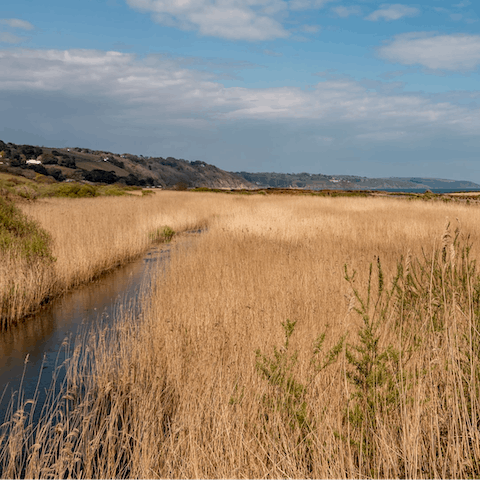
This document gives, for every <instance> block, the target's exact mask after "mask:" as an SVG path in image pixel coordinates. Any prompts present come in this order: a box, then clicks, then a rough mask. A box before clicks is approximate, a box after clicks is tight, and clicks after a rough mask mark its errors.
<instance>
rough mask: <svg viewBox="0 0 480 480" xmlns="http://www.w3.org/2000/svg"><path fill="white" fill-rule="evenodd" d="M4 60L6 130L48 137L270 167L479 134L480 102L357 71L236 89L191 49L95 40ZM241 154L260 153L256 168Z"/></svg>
mask: <svg viewBox="0 0 480 480" xmlns="http://www.w3.org/2000/svg"><path fill="white" fill-rule="evenodd" d="M0 63H1V64H2V69H0V109H1V110H2V111H3V112H5V113H6V116H5V117H4V118H3V122H2V123H3V127H2V126H1V125H2V123H0V132H3V133H2V135H3V136H5V135H8V137H5V138H2V139H3V140H6V141H15V138H16V137H15V135H16V134H15V131H20V130H21V131H24V132H25V131H30V132H35V135H37V136H38V137H39V138H40V140H37V141H36V142H35V143H38V144H45V143H46V142H50V143H52V144H58V143H62V142H63V139H66V140H65V142H63V144H65V143H66V142H67V140H68V144H69V145H70V146H73V145H72V143H73V142H74V143H75V144H77V143H78V144H82V145H86V146H89V145H92V144H96V145H98V146H99V147H98V148H106V147H105V146H104V145H105V144H107V146H108V145H110V144H112V143H113V144H114V145H115V147H110V148H112V149H113V150H114V151H122V150H123V151H134V152H137V153H140V152H141V153H148V154H154V153H155V154H157V155H166V154H171V155H173V156H182V155H183V156H184V158H190V159H195V158H199V157H200V158H203V159H205V160H206V161H210V162H212V163H216V164H217V165H219V166H220V167H222V168H230V169H232V170H235V169H241V168H244V169H248V168H250V169H252V168H253V169H255V168H263V169H270V170H273V169H277V170H278V169H279V167H278V165H277V167H276V166H275V165H273V164H270V165H267V164H266V163H264V166H263V167H260V163H259V159H274V160H275V159H284V160H282V161H285V166H287V165H291V158H292V155H293V156H298V155H301V156H303V157H305V158H312V157H317V156H318V155H319V153H318V152H322V151H324V150H325V149H329V151H330V152H337V153H335V154H334V155H335V157H336V158H340V157H342V156H347V157H348V158H360V157H361V156H362V155H365V153H362V151H363V152H365V151H367V150H368V152H370V153H369V154H368V156H369V158H370V155H372V153H371V152H373V151H375V149H378V148H380V149H385V152H390V153H388V155H389V157H388V158H392V155H393V154H392V152H394V151H398V152H400V151H402V149H405V148H406V147H408V148H412V149H413V148H417V147H415V146H416V145H417V146H418V145H419V144H422V142H423V144H424V145H428V148H430V149H431V148H432V145H433V143H432V142H433V140H432V138H434V137H435V136H437V137H438V136H439V135H440V136H441V138H444V139H450V140H451V141H454V140H452V139H457V140H455V141H456V142H457V144H458V145H461V142H464V140H458V139H467V141H470V140H468V139H471V140H472V141H474V142H475V141H476V140H475V139H477V138H478V131H479V129H480V107H479V106H478V104H476V106H472V105H470V106H465V105H462V104H461V103H454V100H452V101H446V100H444V99H443V100H439V101H435V100H433V99H430V98H428V97H425V96H421V95H414V94H400V93H395V92H393V91H389V89H388V88H386V89H384V90H383V91H382V90H381V89H377V91H372V90H371V88H369V87H368V86H363V85H361V84H360V83H359V82H355V81H353V80H350V79H342V78H339V79H335V78H328V77H326V78H325V79H324V80H323V81H320V82H319V83H317V84H316V85H314V86H311V87H309V88H306V89H302V88H295V87H279V88H243V87H228V88H227V87H225V86H224V85H222V84H221V83H220V82H219V81H218V79H217V78H216V77H214V75H213V74H211V73H206V72H204V71H199V70H195V69H189V68H185V67H183V66H182V62H181V60H179V61H176V60H174V59H171V58H168V57H162V56H158V55H157V56H147V57H145V58H138V57H136V56H135V55H131V54H126V53H119V52H114V51H111V52H103V51H94V50H29V49H16V50H0ZM387 85H388V83H387ZM6 119H8V121H6ZM0 138H1V137H0ZM20 138H22V139H25V134H22V135H21V136H20ZM29 138H30V137H29ZM35 138H36V137H35ZM42 139H43V140H42ZM49 139H50V140H49ZM72 139H73V140H72ZM96 139H98V140H96ZM325 139H328V141H325ZM450 140H449V141H450ZM22 143H28V141H26V140H23V141H22ZM100 145H102V147H100ZM146 145H147V146H148V150H147V148H146ZM150 149H154V151H151V150H150ZM382 151H383V150H382ZM242 152H244V153H242ZM377 153H378V152H377ZM241 155H244V156H245V158H247V160H248V158H251V159H252V162H253V163H252V165H251V166H250V167H249V166H248V165H249V164H248V161H245V162H243V158H244V157H242V156H241ZM330 155H333V154H332V153H331V154H330ZM378 155H380V156H381V153H379V154H378ZM330 158H331V157H330ZM225 159H228V162H230V164H227V163H225V162H227V161H226V160H225ZM240 161H241V162H242V163H241V166H239V162H240ZM269 161H270V160H269ZM277 161H280V160H277ZM265 162H267V160H265ZM298 168H302V169H303V170H305V169H307V170H313V171H320V170H322V168H323V171H325V167H320V166H319V165H317V166H316V167H315V166H310V167H309V166H308V165H303V166H300V164H298ZM334 170H335V169H334ZM330 171H332V170H331V169H330ZM335 171H336V172H337V173H342V172H341V171H339V169H338V168H337V169H336V170H335ZM349 171H352V170H349ZM362 171H363V174H368V169H367V168H366V167H365V168H364V169H363V170H362ZM357 172H358V170H357ZM347 173H348V172H347ZM358 173H361V172H358ZM377 174H378V172H377Z"/></svg>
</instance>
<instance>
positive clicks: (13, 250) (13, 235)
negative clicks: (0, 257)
mask: <svg viewBox="0 0 480 480" xmlns="http://www.w3.org/2000/svg"><path fill="white" fill-rule="evenodd" d="M50 246H51V239H50V236H49V235H48V233H47V232H45V231H44V230H43V229H42V228H40V227H39V226H38V224H37V223H36V222H34V221H33V220H30V219H28V218H27V217H26V216H25V215H24V214H23V213H22V212H21V211H20V210H19V209H18V208H17V207H16V206H15V205H14V204H13V202H11V201H10V200H7V199H6V198H3V197H0V252H2V253H9V254H13V255H20V256H21V257H23V258H25V259H27V260H28V261H32V262H33V261H35V260H38V259H41V260H45V261H49V262H50V261H53V260H54V258H53V256H52V254H51V249H50Z"/></svg>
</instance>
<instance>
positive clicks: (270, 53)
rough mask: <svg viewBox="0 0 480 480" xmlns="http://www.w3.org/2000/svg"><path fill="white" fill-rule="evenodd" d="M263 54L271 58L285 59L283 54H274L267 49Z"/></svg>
mask: <svg viewBox="0 0 480 480" xmlns="http://www.w3.org/2000/svg"><path fill="white" fill-rule="evenodd" d="M263 53H264V54H265V55H268V56H269V57H283V53H281V52H274V51H273V50H268V49H265V50H264V51H263Z"/></svg>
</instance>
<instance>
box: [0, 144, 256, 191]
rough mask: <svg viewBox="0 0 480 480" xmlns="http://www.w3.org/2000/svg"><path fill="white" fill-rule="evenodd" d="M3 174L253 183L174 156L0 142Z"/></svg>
mask: <svg viewBox="0 0 480 480" xmlns="http://www.w3.org/2000/svg"><path fill="white" fill-rule="evenodd" d="M0 171H7V172H11V173H16V174H20V175H24V176H27V177H30V178H34V177H35V175H36V174H37V173H40V174H42V175H46V176H50V177H53V178H55V180H57V181H66V180H69V179H71V180H76V181H82V180H83V181H88V182H92V183H121V184H125V185H139V186H160V187H163V188H165V187H167V188H169V187H170V188H180V189H185V188H191V187H209V188H249V187H251V186H252V185H251V183H250V182H249V181H248V180H245V179H244V178H243V177H240V176H238V175H236V174H234V173H230V172H226V171H224V170H221V169H220V168H217V167H215V166H214V165H209V164H208V163H205V162H200V161H194V162H189V161H188V160H183V159H176V158H172V157H168V158H162V157H143V156H142V155H140V156H138V155H132V154H129V153H123V154H117V153H112V152H106V151H99V150H90V149H88V148H48V147H39V146H32V145H16V144H13V143H5V142H3V141H1V140H0Z"/></svg>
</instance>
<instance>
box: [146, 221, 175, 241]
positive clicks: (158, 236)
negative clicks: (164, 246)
mask: <svg viewBox="0 0 480 480" xmlns="http://www.w3.org/2000/svg"><path fill="white" fill-rule="evenodd" d="M174 236H175V230H173V228H171V227H169V226H168V225H165V226H164V227H160V228H157V229H156V230H155V231H153V232H151V233H150V241H152V242H170V241H171V240H172V238H173V237H174Z"/></svg>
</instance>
